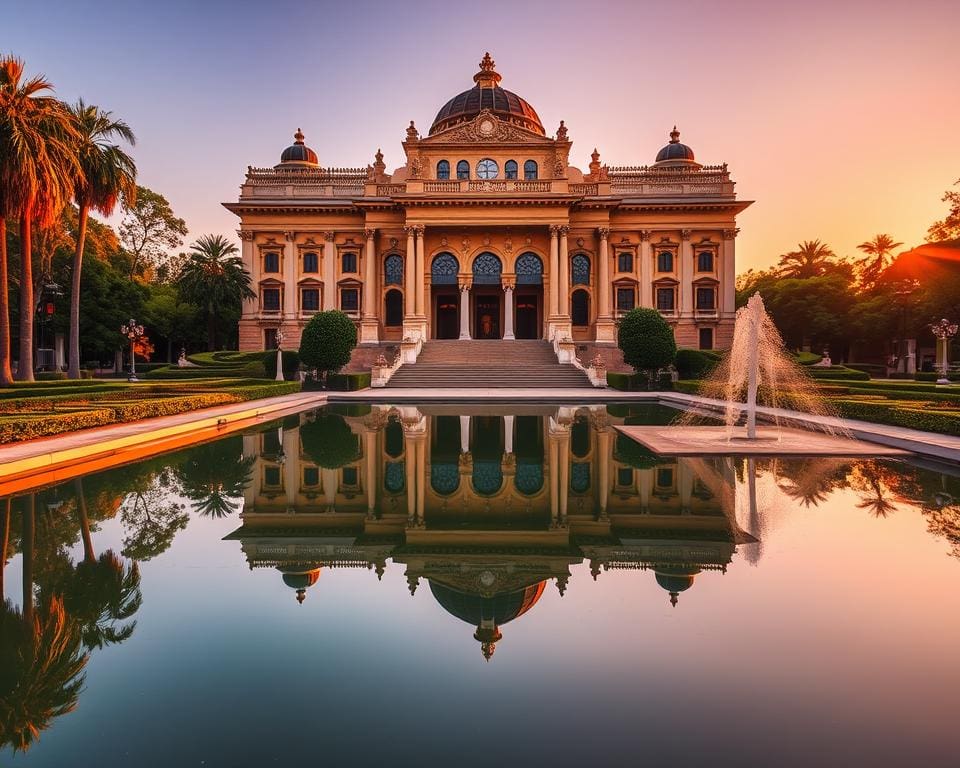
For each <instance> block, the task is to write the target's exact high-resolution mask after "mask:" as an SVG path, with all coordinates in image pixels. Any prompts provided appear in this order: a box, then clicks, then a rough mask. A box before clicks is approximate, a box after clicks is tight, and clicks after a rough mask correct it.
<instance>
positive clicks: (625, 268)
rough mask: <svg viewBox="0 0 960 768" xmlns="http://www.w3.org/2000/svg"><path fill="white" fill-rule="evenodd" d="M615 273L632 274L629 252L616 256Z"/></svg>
mask: <svg viewBox="0 0 960 768" xmlns="http://www.w3.org/2000/svg"><path fill="white" fill-rule="evenodd" d="M617 272H633V254H632V253H630V251H621V252H620V253H618V254H617Z"/></svg>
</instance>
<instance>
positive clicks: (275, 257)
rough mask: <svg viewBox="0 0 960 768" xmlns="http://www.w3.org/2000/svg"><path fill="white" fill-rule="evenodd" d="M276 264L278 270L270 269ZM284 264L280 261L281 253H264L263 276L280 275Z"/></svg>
mask: <svg viewBox="0 0 960 768" xmlns="http://www.w3.org/2000/svg"><path fill="white" fill-rule="evenodd" d="M274 261H275V263H276V269H268V267H269V266H270V265H271V263H272V262H274ZM282 268H283V264H282V263H281V261H280V253H279V251H264V253H263V274H265V275H279V274H280V271H281V269H282Z"/></svg>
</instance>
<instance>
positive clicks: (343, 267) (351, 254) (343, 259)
mask: <svg viewBox="0 0 960 768" xmlns="http://www.w3.org/2000/svg"><path fill="white" fill-rule="evenodd" d="M347 259H352V260H353V261H352V262H351V263H352V267H353V268H352V269H347ZM340 274H341V275H359V274H360V255H359V254H358V253H357V252H356V251H341V252H340Z"/></svg>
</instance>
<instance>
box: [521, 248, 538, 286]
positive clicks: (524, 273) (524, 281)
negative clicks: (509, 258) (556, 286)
mask: <svg viewBox="0 0 960 768" xmlns="http://www.w3.org/2000/svg"><path fill="white" fill-rule="evenodd" d="M514 271H515V272H516V273H517V285H541V284H542V283H543V262H542V261H540V257H539V256H537V254H535V253H530V252H529V251H528V252H527V253H523V254H521V255H520V258H518V259H517V263H516V265H515V267H514Z"/></svg>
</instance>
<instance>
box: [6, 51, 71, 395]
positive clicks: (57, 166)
mask: <svg viewBox="0 0 960 768" xmlns="http://www.w3.org/2000/svg"><path fill="white" fill-rule="evenodd" d="M51 89H52V85H51V84H50V82H49V81H48V80H47V79H45V78H44V77H43V76H37V77H33V78H30V79H29V80H27V79H24V74H23V62H22V61H21V60H20V59H17V58H14V57H12V56H6V57H2V58H0V223H2V222H3V221H4V217H5V216H11V217H15V218H19V220H20V358H19V368H18V370H17V378H18V379H20V380H21V381H33V314H34V295H33V293H34V292H33V262H32V258H33V241H32V231H33V229H32V228H33V225H34V223H36V224H37V225H38V226H40V227H46V226H49V225H50V224H52V223H53V222H55V221H56V219H57V217H58V216H59V214H60V211H61V209H62V208H63V205H64V204H65V202H66V201H67V200H68V199H69V197H70V194H71V193H72V191H73V177H74V175H75V174H76V172H77V170H78V168H79V166H78V163H77V157H76V152H75V145H76V143H77V141H78V139H79V136H78V134H77V131H76V128H75V127H74V124H73V120H72V119H71V118H70V116H69V113H68V111H67V109H66V108H65V107H64V105H63V104H62V103H61V102H59V101H57V100H56V99H54V98H52V97H50V96H44V95H41V94H43V93H44V92H45V91H49V90H51ZM0 243H3V245H2V246H0V247H3V248H4V253H2V254H0V265H2V266H0V282H2V283H3V285H4V286H6V280H7V268H6V265H7V259H6V253H5V249H6V246H5V244H6V227H5V226H3V228H2V230H0ZM0 293H2V292H0ZM7 310H8V306H7V300H6V298H5V296H4V297H3V298H2V299H0V324H2V325H0V359H2V360H3V361H5V362H4V364H3V365H0V383H4V382H5V383H9V376H8V375H7V374H8V373H9V360H10V352H9V349H10V329H9V323H8V322H7V320H6V318H7V316H8V315H7Z"/></svg>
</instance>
